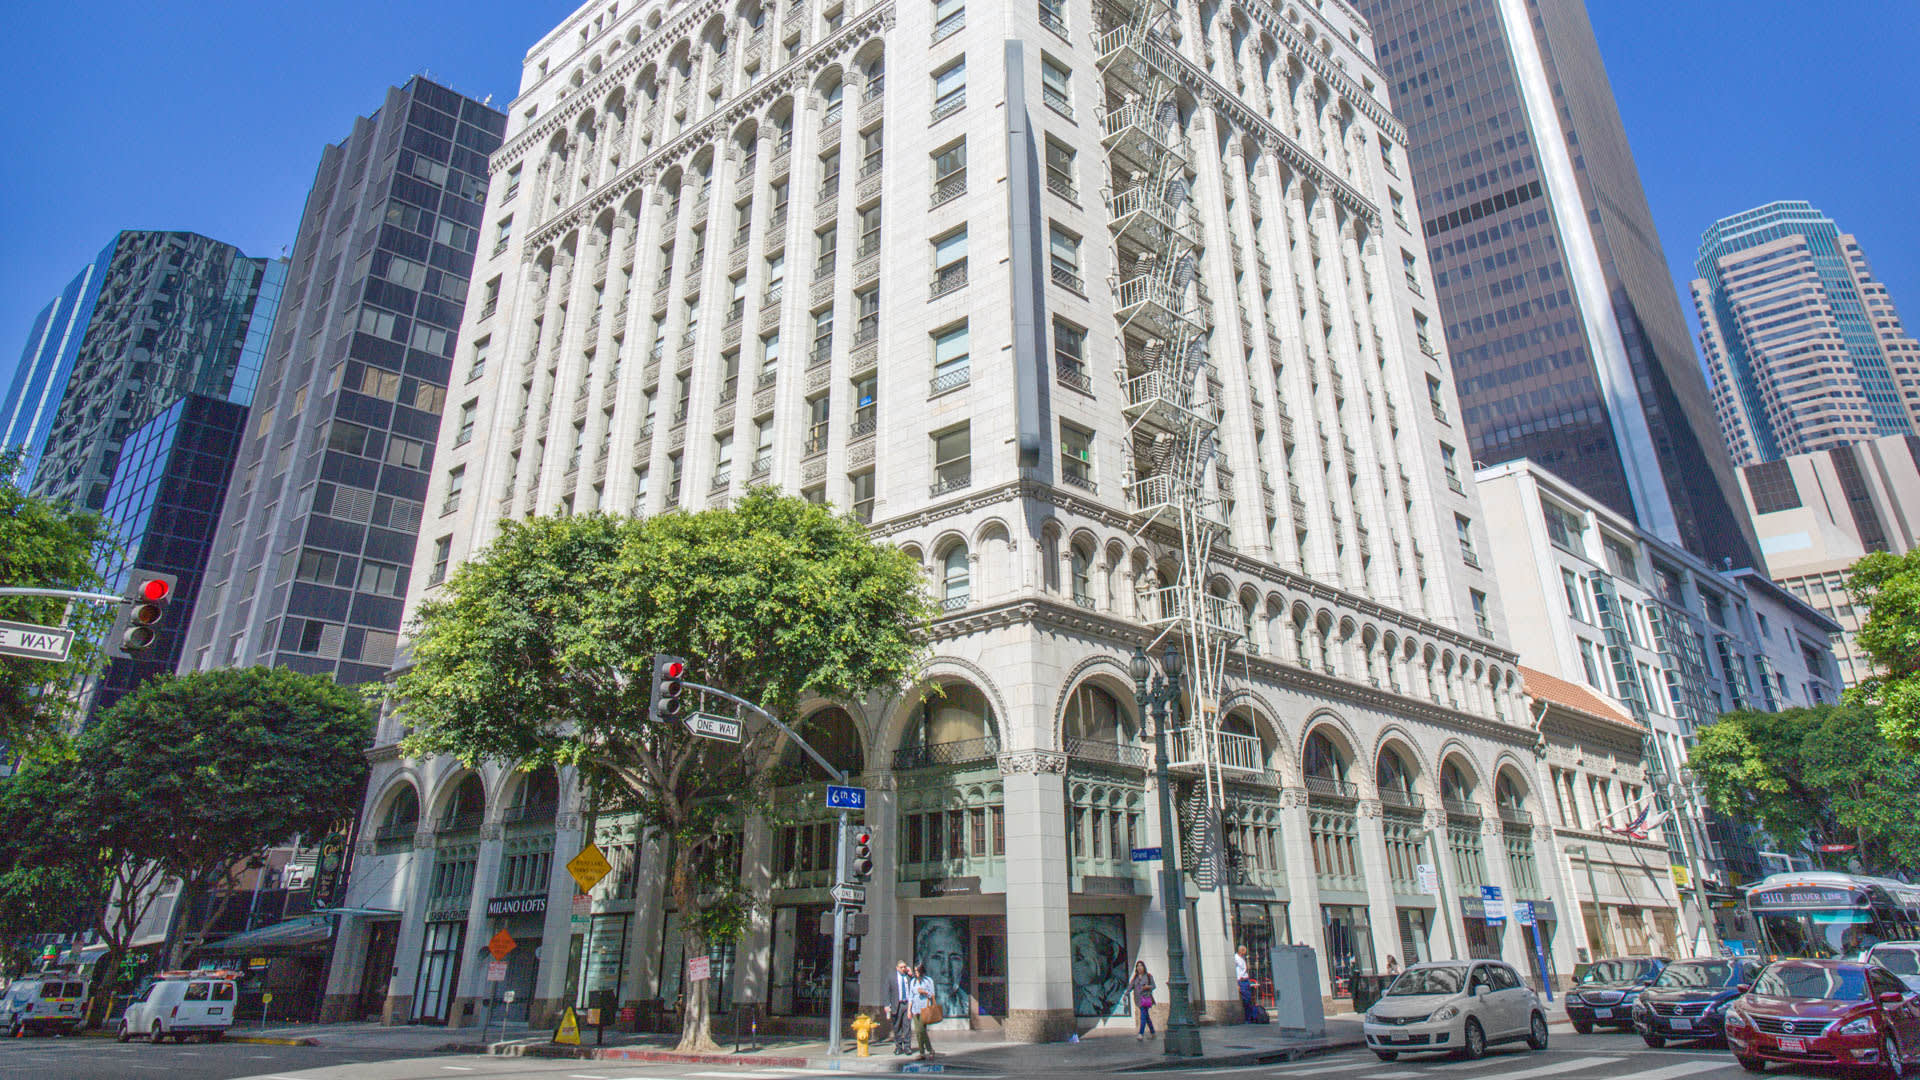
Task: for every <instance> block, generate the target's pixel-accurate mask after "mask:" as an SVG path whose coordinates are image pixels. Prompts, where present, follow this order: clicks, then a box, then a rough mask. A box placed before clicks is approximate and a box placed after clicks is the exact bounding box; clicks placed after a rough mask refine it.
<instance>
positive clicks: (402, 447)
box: [384, 435, 427, 469]
mask: <svg viewBox="0 0 1920 1080" xmlns="http://www.w3.org/2000/svg"><path fill="white" fill-rule="evenodd" d="M384 460H385V461H386V463H387V464H389V465H398V466H400V467H401V468H403V469H418V468H420V467H421V466H422V465H423V464H425V462H426V460H427V444H426V443H423V442H420V441H418V440H415V439H403V438H401V437H400V436H398V435H392V436H388V438H387V456H386V458H385V459H384Z"/></svg>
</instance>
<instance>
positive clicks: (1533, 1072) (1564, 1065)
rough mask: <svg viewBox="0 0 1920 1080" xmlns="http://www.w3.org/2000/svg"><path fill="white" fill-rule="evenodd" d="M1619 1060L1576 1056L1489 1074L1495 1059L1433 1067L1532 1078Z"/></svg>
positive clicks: (1492, 1078)
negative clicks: (1487, 1070)
mask: <svg viewBox="0 0 1920 1080" xmlns="http://www.w3.org/2000/svg"><path fill="white" fill-rule="evenodd" d="M1520 1060H1524V1059H1520ZM1619 1060H1620V1059H1619V1058H1617V1057H1577V1058H1569V1059H1567V1060H1566V1061H1556V1062H1553V1063H1551V1064H1547V1065H1535V1066H1534V1067H1533V1068H1531V1069H1516V1070H1514V1071H1512V1072H1496V1073H1491V1074H1488V1073H1486V1068H1487V1066H1488V1065H1489V1064H1497V1063H1498V1062H1497V1060H1495V1061H1488V1060H1484V1059H1483V1060H1480V1061H1454V1062H1449V1063H1447V1064H1445V1065H1435V1066H1434V1069H1436V1070H1439V1069H1467V1068H1470V1069H1473V1070H1475V1073H1476V1075H1487V1076H1488V1080H1532V1078H1533V1077H1536V1076H1553V1075H1556V1074H1558V1073H1563V1072H1575V1071H1577V1070H1580V1069H1591V1068H1593V1067H1594V1066H1595V1065H1612V1064H1614V1063H1616V1062H1618V1061H1619ZM1619 1080H1628V1078H1626V1077H1621V1078H1619Z"/></svg>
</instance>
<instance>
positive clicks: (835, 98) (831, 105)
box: [820, 83, 847, 124]
mask: <svg viewBox="0 0 1920 1080" xmlns="http://www.w3.org/2000/svg"><path fill="white" fill-rule="evenodd" d="M846 94H847V88H846V85H845V84H844V83H834V84H833V85H832V86H830V87H828V88H827V110H826V112H825V113H824V114H822V116H821V118H820V122H821V123H823V124H831V123H835V122H837V121H838V120H839V119H840V110H841V104H842V101H843V99H844V98H845V97H846Z"/></svg>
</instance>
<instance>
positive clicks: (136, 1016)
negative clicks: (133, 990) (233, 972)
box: [116, 971, 240, 1045]
mask: <svg viewBox="0 0 1920 1080" xmlns="http://www.w3.org/2000/svg"><path fill="white" fill-rule="evenodd" d="M239 1000H240V994H239V991H238V990H237V989H235V987H234V984H233V980H232V979H231V978H229V977H227V976H225V975H224V974H222V975H215V974H213V973H212V972H204V971H203V972H193V973H171V972H170V973H168V974H164V975H162V976H160V978H158V979H156V980H155V981H154V983H153V985H151V986H149V987H147V992H146V994H145V995H143V996H142V997H141V998H140V999H139V1000H138V1001H135V1002H134V1003H133V1004H131V1005H128V1006H127V1012H126V1015H124V1016H122V1017H121V1018H120V1030H119V1031H118V1032H117V1033H116V1034H117V1037H118V1038H119V1040H120V1041H121V1042H126V1041H127V1040H128V1039H131V1038H133V1037H134V1036H135V1035H145V1036H146V1037H147V1041H148V1042H151V1043H154V1044H156V1045H158V1044H159V1043H160V1042H161V1041H162V1040H164V1039H165V1038H167V1036H169V1035H171V1036H173V1038H174V1039H175V1040H177V1041H179V1042H186V1041H187V1036H189V1035H203V1036H205V1037H206V1040H207V1041H208V1042H219V1041H220V1036H222V1035H225V1034H226V1033H227V1028H229V1027H231V1026H233V1010H234V1008H235V1006H236V1005H238V1004H239Z"/></svg>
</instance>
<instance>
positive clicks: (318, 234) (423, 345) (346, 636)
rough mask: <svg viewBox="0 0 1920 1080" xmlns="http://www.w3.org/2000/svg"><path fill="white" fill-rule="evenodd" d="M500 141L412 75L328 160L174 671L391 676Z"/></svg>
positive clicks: (450, 96)
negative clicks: (258, 669)
mask: <svg viewBox="0 0 1920 1080" xmlns="http://www.w3.org/2000/svg"><path fill="white" fill-rule="evenodd" d="M505 129H506V117H505V116H504V115H502V114H501V113H499V112H497V111H495V110H493V109H491V108H488V107H487V106H485V105H483V104H481V103H480V102H478V101H474V100H471V99H469V98H466V97H463V96H461V95H459V94H457V93H455V92H453V91H451V90H448V89H446V88H445V87H442V86H438V85H435V84H434V83H432V82H429V81H427V80H425V79H422V78H418V77H416V78H414V79H412V80H409V81H408V83H407V84H406V85H405V86H404V87H398V88H393V89H390V90H388V92H387V97H386V101H385V102H384V103H383V104H382V105H381V107H380V108H379V109H378V110H377V111H376V112H374V113H373V114H372V115H371V116H365V117H361V118H360V119H359V120H357V121H356V122H355V123H354V127H353V132H352V134H351V135H350V136H348V138H347V139H346V140H345V141H343V142H341V143H339V144H337V145H333V146H329V147H327V148H326V150H325V151H323V152H322V154H321V157H320V168H319V171H318V173H317V174H316V175H315V177H314V182H313V190H312V192H311V193H310V194H309V195H308V197H307V205H306V210H305V212H304V214H303V215H302V217H301V221H300V232H299V236H298V238H297V240H296V241H295V245H294V252H293V259H292V269H291V271H290V275H289V278H288V282H287V290H286V299H285V302H284V303H283V304H282V305H281V308H280V314H279V319H278V320H277V322H276V323H275V324H274V331H273V338H272V343H271V345H270V348H269V352H268V356H267V361H266V364H265V367H264V368H263V370H262V374H261V380H260V381H261V391H260V393H259V395H258V400H257V403H256V405H255V408H254V415H253V418H252V420H251V422H250V423H249V425H248V429H247V432H246V435H245V438H244V440H243V445H242V447H241V451H240V457H239V462H238V464H237V466H236V468H235V472H234V482H233V484H232V489H231V491H230V493H229V495H228V498H227V504H226V509H225V512H224V514H223V515H222V517H221V522H220V531H219V535H218V536H217V538H216V540H215V544H214V551H215V553H214V557H213V561H212V564H211V565H210V567H209V570H208V575H207V581H208V585H207V589H206V591H205V594H204V596H203V597H202V601H201V603H200V605H199V610H198V612H197V614H196V616H195V620H194V625H193V628H192V631H191V634H190V637H189V640H188V643H187V649H186V653H185V655H184V656H183V658H182V660H181V665H182V667H183V668H210V667H223V666H230V665H244V664H270V665H276V666H286V667H291V668H294V669H296V670H299V671H306V672H313V673H321V674H329V675H333V676H335V677H336V678H338V679H339V680H340V681H342V682H346V683H357V682H366V681H369V680H374V679H378V678H380V677H382V676H383V675H385V674H386V671H387V668H388V665H389V664H390V663H391V662H392V660H393V653H394V646H395V641H396V637H397V632H398V631H399V629H400V609H401V604H402V598H403V597H404V596H405V595H406V589H407V577H408V574H409V570H410V568H411V566H412V564H413V549H414V543H415V541H416V539H417V538H418V536H419V531H420V523H421V518H422V517H423V516H424V515H425V514H426V513H427V508H426V506H425V502H424V500H425V499H426V493H427V476H428V470H429V469H431V468H432V464H433V462H432V458H433V449H434V443H435V440H436V438H437V437H438V435H439V430H440V413H441V409H442V406H443V405H444V404H445V401H446V395H447V389H446V387H447V379H448V370H449V367H450V365H451V363H452V359H451V358H452V356H453V345H454V336H455V334H456V332H457V331H458V329H459V326H460V318H461V314H462V312H463V311H464V310H465V306H466V298H467V283H468V278H469V277H470V275H471V274H472V272H473V258H474V249H475V247H476V246H477V243H478V238H479V231H480V224H481V212H482V209H483V205H484V203H485V199H486V190H487V161H488V156H489V155H490V154H492V153H493V151H494V150H495V149H496V148H498V147H499V145H500V137H501V134H502V133H503V132H504V131H505Z"/></svg>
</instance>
